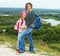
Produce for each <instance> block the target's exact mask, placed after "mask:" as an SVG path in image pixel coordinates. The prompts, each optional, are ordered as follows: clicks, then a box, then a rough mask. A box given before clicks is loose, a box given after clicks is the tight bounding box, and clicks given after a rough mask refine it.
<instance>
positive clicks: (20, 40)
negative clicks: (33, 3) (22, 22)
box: [17, 27, 34, 51]
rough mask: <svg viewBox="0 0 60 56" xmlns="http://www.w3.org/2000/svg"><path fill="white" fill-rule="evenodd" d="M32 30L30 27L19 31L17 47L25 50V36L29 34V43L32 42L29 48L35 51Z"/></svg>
mask: <svg viewBox="0 0 60 56" xmlns="http://www.w3.org/2000/svg"><path fill="white" fill-rule="evenodd" d="M32 30H33V28H31V27H28V28H27V29H25V30H24V31H23V32H21V33H18V42H17V49H20V50H22V51H25V43H24V37H25V36H28V41H29V44H30V47H29V50H30V51H34V43H33V40H32Z"/></svg>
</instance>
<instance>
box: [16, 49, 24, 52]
mask: <svg viewBox="0 0 60 56" xmlns="http://www.w3.org/2000/svg"><path fill="white" fill-rule="evenodd" d="M16 52H17V53H24V52H25V51H22V50H19V49H17V50H16Z"/></svg>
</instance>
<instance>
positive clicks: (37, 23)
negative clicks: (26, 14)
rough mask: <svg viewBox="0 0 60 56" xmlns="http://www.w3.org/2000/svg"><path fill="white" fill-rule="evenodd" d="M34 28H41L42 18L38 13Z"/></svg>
mask: <svg viewBox="0 0 60 56" xmlns="http://www.w3.org/2000/svg"><path fill="white" fill-rule="evenodd" d="M34 25H35V26H34V28H35V29H39V28H40V27H41V18H40V17H39V16H38V15H35V22H34Z"/></svg>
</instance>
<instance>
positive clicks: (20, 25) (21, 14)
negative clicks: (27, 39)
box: [16, 11, 27, 53]
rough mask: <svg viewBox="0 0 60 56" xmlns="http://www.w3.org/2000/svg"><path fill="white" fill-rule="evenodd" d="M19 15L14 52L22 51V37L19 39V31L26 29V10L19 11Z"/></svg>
mask: <svg viewBox="0 0 60 56" xmlns="http://www.w3.org/2000/svg"><path fill="white" fill-rule="evenodd" d="M20 16H21V18H20V19H19V25H18V26H19V29H18V42H17V50H16V52H17V53H21V52H23V50H22V48H21V47H22V46H21V43H22V42H21V41H22V40H23V39H21V38H20V36H21V33H22V32H23V31H24V29H26V28H27V26H26V25H25V17H26V12H25V11H22V12H21V13H20Z"/></svg>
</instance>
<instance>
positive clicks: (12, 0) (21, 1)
mask: <svg viewBox="0 0 60 56" xmlns="http://www.w3.org/2000/svg"><path fill="white" fill-rule="evenodd" d="M27 2H31V3H32V4H33V7H34V8H45V9H60V0H0V7H12V8H13V7H14V8H24V7H25V4H26V3H27Z"/></svg>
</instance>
